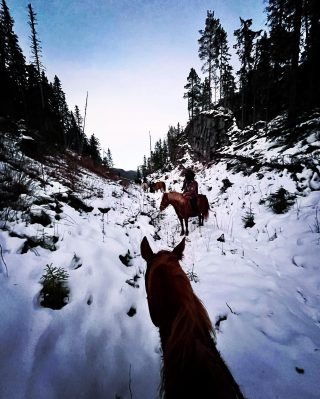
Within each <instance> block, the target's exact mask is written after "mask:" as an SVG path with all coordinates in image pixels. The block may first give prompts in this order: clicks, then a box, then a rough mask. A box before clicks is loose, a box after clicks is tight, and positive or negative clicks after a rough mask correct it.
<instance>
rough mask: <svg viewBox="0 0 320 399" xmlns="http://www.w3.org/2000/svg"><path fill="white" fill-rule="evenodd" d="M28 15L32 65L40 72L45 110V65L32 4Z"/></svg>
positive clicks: (42, 103) (42, 101) (42, 100)
mask: <svg viewBox="0 0 320 399" xmlns="http://www.w3.org/2000/svg"><path fill="white" fill-rule="evenodd" d="M28 13H29V22H28V24H29V26H30V28H31V35H30V40H31V54H32V60H33V62H32V63H33V65H34V66H35V68H36V70H37V72H38V78H39V88H40V95H41V105H42V108H43V109H44V108H45V102H44V94H43V87H42V83H41V76H42V71H43V65H42V63H41V59H40V58H41V54H42V49H41V43H40V40H39V39H38V32H37V30H36V26H37V24H38V23H37V14H36V13H35V12H34V11H33V8H32V5H31V4H28Z"/></svg>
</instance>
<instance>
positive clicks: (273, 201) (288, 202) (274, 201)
mask: <svg viewBox="0 0 320 399" xmlns="http://www.w3.org/2000/svg"><path fill="white" fill-rule="evenodd" d="M294 199H295V196H294V195H293V194H291V193H289V192H288V191H287V190H286V189H285V188H283V187H280V188H279V189H278V190H277V191H276V192H275V193H273V194H270V195H269V196H268V197H267V201H268V207H269V208H270V209H272V211H273V212H274V213H285V212H287V211H288V210H289V208H290V207H291V206H292V205H293V204H294Z"/></svg>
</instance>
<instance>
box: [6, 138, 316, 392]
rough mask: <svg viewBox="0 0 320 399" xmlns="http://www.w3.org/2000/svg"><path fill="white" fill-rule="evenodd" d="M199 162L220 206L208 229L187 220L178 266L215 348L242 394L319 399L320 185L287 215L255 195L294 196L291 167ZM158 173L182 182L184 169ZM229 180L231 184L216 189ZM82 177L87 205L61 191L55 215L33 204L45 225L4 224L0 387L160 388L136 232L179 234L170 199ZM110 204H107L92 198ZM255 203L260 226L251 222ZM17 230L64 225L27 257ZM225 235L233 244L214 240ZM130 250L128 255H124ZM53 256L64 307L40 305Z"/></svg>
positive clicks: (50, 189) (154, 238)
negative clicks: (239, 167) (251, 169)
mask: <svg viewBox="0 0 320 399" xmlns="http://www.w3.org/2000/svg"><path fill="white" fill-rule="evenodd" d="M261 145H262V144H261ZM189 162H190V160H188V161H187V162H186V163H185V166H188V163H189ZM195 166H196V169H197V175H196V179H197V181H198V183H199V188H200V192H201V193H203V194H206V195H207V196H208V199H209V202H210V205H211V209H212V211H211V212H210V217H209V220H208V221H207V223H205V226H204V227H201V228H198V227H197V225H196V224H193V223H192V221H191V223H190V224H189V230H190V235H189V237H188V239H187V243H186V249H185V256H184V259H183V261H182V262H181V264H182V267H183V269H184V270H185V271H186V272H188V273H189V275H190V276H191V277H193V278H192V286H193V288H194V290H195V292H196V294H197V295H198V296H199V297H200V299H201V300H202V301H203V303H204V304H205V306H206V308H207V310H208V313H209V316H210V318H211V320H212V323H213V325H215V326H216V339H217V347H218V349H219V350H220V352H221V354H222V356H223V358H224V359H225V361H226V363H227V364H228V366H229V368H230V369H231V371H232V373H233V375H234V377H235V379H236V381H237V382H238V383H239V385H240V387H241V389H242V390H243V393H244V394H245V396H246V397H247V398H250V399H275V398H279V399H280V398H281V399H283V398H290V399H295V398H296V399H301V398H303V399H315V398H319V397H320V387H319V381H320V261H319V259H320V256H319V255H320V233H319V230H318V228H317V223H319V219H320V210H319V203H320V191H310V190H309V191H306V192H305V195H299V196H297V197H296V199H295V203H294V204H293V206H292V207H291V208H290V209H289V211H288V212H287V213H284V214H275V213H273V212H272V211H271V210H270V209H269V208H268V207H267V206H266V203H262V202H263V201H261V200H263V199H265V198H266V197H267V196H268V195H269V194H270V193H274V192H275V191H276V190H277V189H278V188H279V187H280V186H283V187H284V188H285V189H287V190H288V191H290V192H291V193H296V183H295V182H294V181H293V180H292V178H291V176H290V174H289V173H288V172H287V171H286V170H284V171H282V172H281V173H280V172H279V173H277V174H275V172H273V171H271V170H269V169H267V168H266V169H265V170H260V171H259V173H260V174H259V176H257V174H256V173H253V174H251V175H248V176H246V175H244V174H243V173H242V172H238V173H233V172H232V170H231V169H230V168H229V167H227V162H226V161H221V162H219V163H217V164H214V165H211V166H210V167H209V168H205V167H203V166H201V165H200V164H197V165H195ZM303 173H304V172H302V175H303ZM305 173H306V174H307V173H309V172H308V171H306V172H305ZM159 177H161V178H162V179H165V178H166V180H165V181H166V184H167V187H168V188H169V189H170V190H177V191H180V189H181V185H182V177H181V176H180V172H179V170H177V169H175V170H173V171H172V172H170V173H166V174H165V176H159ZM226 178H228V179H229V181H230V182H231V183H233V185H232V186H231V187H229V188H228V189H226V190H225V192H221V188H222V186H223V183H222V180H224V179H226ZM306 178H309V179H310V176H309V177H308V176H306ZM174 181H177V182H176V183H174ZM51 184H52V185H51V186H47V187H46V189H45V190H44V189H41V188H40V186H39V187H37V195H38V197H41V196H42V197H47V198H51V200H52V198H53V194H61V193H64V192H66V191H67V189H66V187H65V186H64V185H63V183H61V181H60V182H58V181H56V180H54V179H51ZM83 187H85V188H86V189H85V190H83V194H82V197H83V198H84V202H85V203H86V204H87V205H89V206H92V207H93V210H92V211H91V212H87V213H86V212H79V211H77V210H75V209H74V208H73V207H71V206H70V205H68V204H67V203H65V202H61V205H62V213H60V218H57V219H55V216H56V211H55V210H54V209H53V208H52V207H51V208H50V206H48V204H47V205H33V206H32V208H33V211H34V212H36V211H37V210H38V211H39V209H43V210H45V212H46V213H48V214H49V215H50V216H51V219H52V223H51V224H50V225H48V226H47V227H43V226H42V225H40V224H30V223H29V222H27V221H26V220H23V218H22V215H21V214H19V213H18V214H15V216H14V218H12V219H10V220H9V221H8V222H7V223H6V229H7V230H0V244H1V247H2V258H1V261H0V265H1V267H0V271H1V273H0V292H1V301H0V320H1V329H0V375H1V383H0V398H10V399H25V398H26V399H43V398H46V399H62V398H85V399H89V398H90V399H91V398H95V399H99V398H135V399H152V398H156V397H157V388H158V384H159V381H160V367H161V351H160V343H159V337H158V332H157V329H156V327H154V325H153V324H152V322H151V320H150V317H149V312H148V307H147V301H146V293H145V287H144V271H145V267H146V265H145V262H144V261H143V259H142V258H141V256H140V242H141V240H142V238H143V237H144V236H147V238H148V240H149V242H150V244H151V246H152V248H153V250H154V251H157V250H160V249H168V248H173V247H174V246H175V245H176V244H177V243H179V242H180V239H181V237H180V235H179V234H180V226H179V223H178V219H177V217H176V215H175V213H174V210H173V208H172V207H169V208H167V209H166V210H165V211H164V212H163V213H161V214H160V212H159V204H160V200H161V194H160V193H157V194H152V193H144V192H142V190H141V188H140V187H138V186H136V185H131V186H129V187H126V188H125V187H123V186H121V185H120V184H118V183H115V182H113V181H107V180H103V179H102V178H99V177H97V176H95V175H93V174H90V173H86V174H85V175H84V176H83ZM93 191H94V192H95V194H92V192H93ZM90 193H91V195H90ZM59 198H61V197H59ZM52 201H53V200H52ZM108 207H109V208H111V209H110V211H109V212H108V213H105V214H102V213H101V212H100V210H99V209H98V208H108ZM249 209H251V211H252V212H253V214H254V222H255V225H254V226H253V227H252V228H244V223H243V220H242V217H244V216H245V214H246V212H247V211H248V210H249ZM317 217H318V219H317ZM194 221H195V219H194ZM12 232H14V233H16V235H17V234H19V235H20V236H21V235H22V234H25V235H27V236H33V237H41V236H43V237H45V236H46V237H48V236H58V237H59V239H58V242H57V243H56V244H55V245H56V247H57V249H56V251H50V250H48V249H43V248H41V247H40V246H39V247H36V248H34V249H31V250H29V251H27V252H26V253H24V254H21V253H20V252H21V248H22V246H23V244H24V241H25V239H22V238H19V237H14V236H12V235H15V234H12ZM10 233H11V234H10ZM222 234H224V238H225V242H221V241H218V240H217V239H218V238H219V237H221V235H222ZM128 251H130V258H131V259H130V262H129V266H126V265H124V264H123V263H122V262H121V260H120V258H119V255H122V256H125V255H126V254H128ZM4 262H5V263H4ZM50 264H52V265H53V266H56V267H62V268H64V269H65V270H66V271H67V272H68V274H69V278H68V286H69V288H70V298H69V303H68V304H67V305H66V306H64V307H63V308H62V309H60V310H52V309H49V308H43V307H41V306H40V304H39V292H40V290H41V288H42V285H41V284H40V279H41V276H42V275H43V274H44V272H45V267H46V265H50ZM130 309H131V313H130V312H129V310H130ZM134 310H135V311H136V313H135V314H133V313H134ZM128 312H129V314H130V316H129V315H128V314H127V313H128ZM132 314H133V315H132Z"/></svg>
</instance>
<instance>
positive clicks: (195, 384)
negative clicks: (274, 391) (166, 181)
mask: <svg viewBox="0 0 320 399" xmlns="http://www.w3.org/2000/svg"><path fill="white" fill-rule="evenodd" d="M176 194H179V193H176ZM184 245H185V239H183V240H182V241H181V243H180V244H178V245H177V246H176V247H175V248H174V249H173V251H166V250H162V251H160V252H158V253H156V254H154V253H153V251H152V250H151V248H150V246H149V243H148V241H147V239H146V238H144V239H143V240H142V243H141V255H142V257H143V258H144V259H145V260H146V261H147V271H146V275H145V282H146V291H147V298H148V305H149V313H150V316H151V319H152V322H153V323H154V325H155V326H157V327H159V332H160V338H161V346H162V350H163V368H162V376H161V386H160V394H161V397H162V398H163V397H164V398H165V399H191V398H192V399H194V398H198V397H199V398H209V397H210V398H216V399H222V398H223V399H244V398H243V395H242V393H241V391H240V388H239V386H238V385H237V383H236V381H235V380H234V379H233V377H232V374H231V373H230V371H229V369H228V367H227V366H226V364H225V363H224V361H223V359H222V358H221V356H220V354H219V352H218V350H217V348H216V346H215V336H214V330H213V326H212V323H211V321H210V318H209V316H208V313H207V311H206V309H205V307H204V305H203V304H202V302H201V301H200V299H199V298H198V297H197V296H196V295H195V294H194V292H193V289H192V286H191V283H190V281H189V278H188V277H187V275H186V274H185V272H184V271H183V269H182V268H181V265H180V263H179V260H181V259H182V256H183V250H184Z"/></svg>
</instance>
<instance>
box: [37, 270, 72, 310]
mask: <svg viewBox="0 0 320 399" xmlns="http://www.w3.org/2000/svg"><path fill="white" fill-rule="evenodd" d="M68 277H69V275H68V273H67V272H66V271H65V270H64V269H63V268H62V267H59V268H57V267H54V266H52V263H51V265H47V266H46V271H45V274H44V275H43V276H42V277H41V280H40V282H41V284H42V286H43V288H42V290H41V291H40V304H41V306H43V307H45V308H51V309H61V308H63V307H64V306H65V305H66V304H67V303H68V299H69V293H70V290H69V288H68V285H67V280H68Z"/></svg>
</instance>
